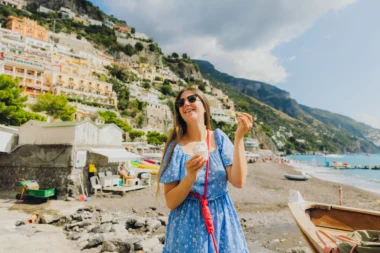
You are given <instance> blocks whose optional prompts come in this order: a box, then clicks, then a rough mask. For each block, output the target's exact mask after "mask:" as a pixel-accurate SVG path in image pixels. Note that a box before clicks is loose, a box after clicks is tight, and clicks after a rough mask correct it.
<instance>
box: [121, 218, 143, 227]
mask: <svg viewBox="0 0 380 253" xmlns="http://www.w3.org/2000/svg"><path fill="white" fill-rule="evenodd" d="M144 226H145V220H143V219H142V218H137V219H136V218H129V219H128V220H127V221H126V225H125V228H126V229H129V228H132V229H138V228H142V227H144Z"/></svg>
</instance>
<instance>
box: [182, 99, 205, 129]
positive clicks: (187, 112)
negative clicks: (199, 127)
mask: <svg viewBox="0 0 380 253" xmlns="http://www.w3.org/2000/svg"><path fill="white" fill-rule="evenodd" d="M192 95H195V96H196V97H195V99H194V96H192ZM181 99H183V106H181V107H179V113H180V114H181V117H182V118H183V120H184V121H185V122H186V123H187V124H188V123H189V122H194V121H197V122H199V121H202V122H204V114H205V111H206V110H205V108H204V106H203V103H202V101H201V98H200V97H198V96H197V94H196V93H194V92H193V91H184V92H183V93H182V95H181V97H180V99H179V100H181ZM189 100H190V101H189Z"/></svg>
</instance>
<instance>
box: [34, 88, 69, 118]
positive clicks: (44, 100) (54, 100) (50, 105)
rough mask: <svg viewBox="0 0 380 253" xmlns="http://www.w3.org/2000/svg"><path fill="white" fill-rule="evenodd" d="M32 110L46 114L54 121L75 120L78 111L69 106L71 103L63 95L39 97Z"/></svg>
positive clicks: (48, 94) (47, 94)
mask: <svg viewBox="0 0 380 253" xmlns="http://www.w3.org/2000/svg"><path fill="white" fill-rule="evenodd" d="M30 108H31V109H32V110H33V111H35V112H46V114H47V115H49V116H52V117H53V118H54V119H61V120H63V121H70V120H73V114H74V113H75V111H76V108H75V107H74V106H70V105H69V101H68V100H67V98H66V97H65V96H63V95H58V96H56V95H53V94H51V93H45V94H43V95H38V96H37V102H36V103H35V104H34V105H31V106H30Z"/></svg>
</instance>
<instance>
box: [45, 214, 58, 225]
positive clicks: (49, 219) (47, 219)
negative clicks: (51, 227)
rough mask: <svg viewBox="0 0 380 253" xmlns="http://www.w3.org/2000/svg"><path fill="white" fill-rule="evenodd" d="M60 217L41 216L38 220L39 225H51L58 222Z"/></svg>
mask: <svg viewBox="0 0 380 253" xmlns="http://www.w3.org/2000/svg"><path fill="white" fill-rule="evenodd" d="M61 218H62V217H61V216H57V215H56V216H53V215H50V214H43V215H41V218H40V223H42V224H51V223H53V222H56V221H59V220H60V219H61Z"/></svg>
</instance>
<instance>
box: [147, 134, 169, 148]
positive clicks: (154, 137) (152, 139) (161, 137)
mask: <svg viewBox="0 0 380 253" xmlns="http://www.w3.org/2000/svg"><path fill="white" fill-rule="evenodd" d="M146 137H147V141H148V143H149V144H154V145H161V144H163V143H165V142H166V141H167V139H168V136H167V135H165V134H160V133H158V132H156V131H153V132H150V133H148V134H147V135H146Z"/></svg>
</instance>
